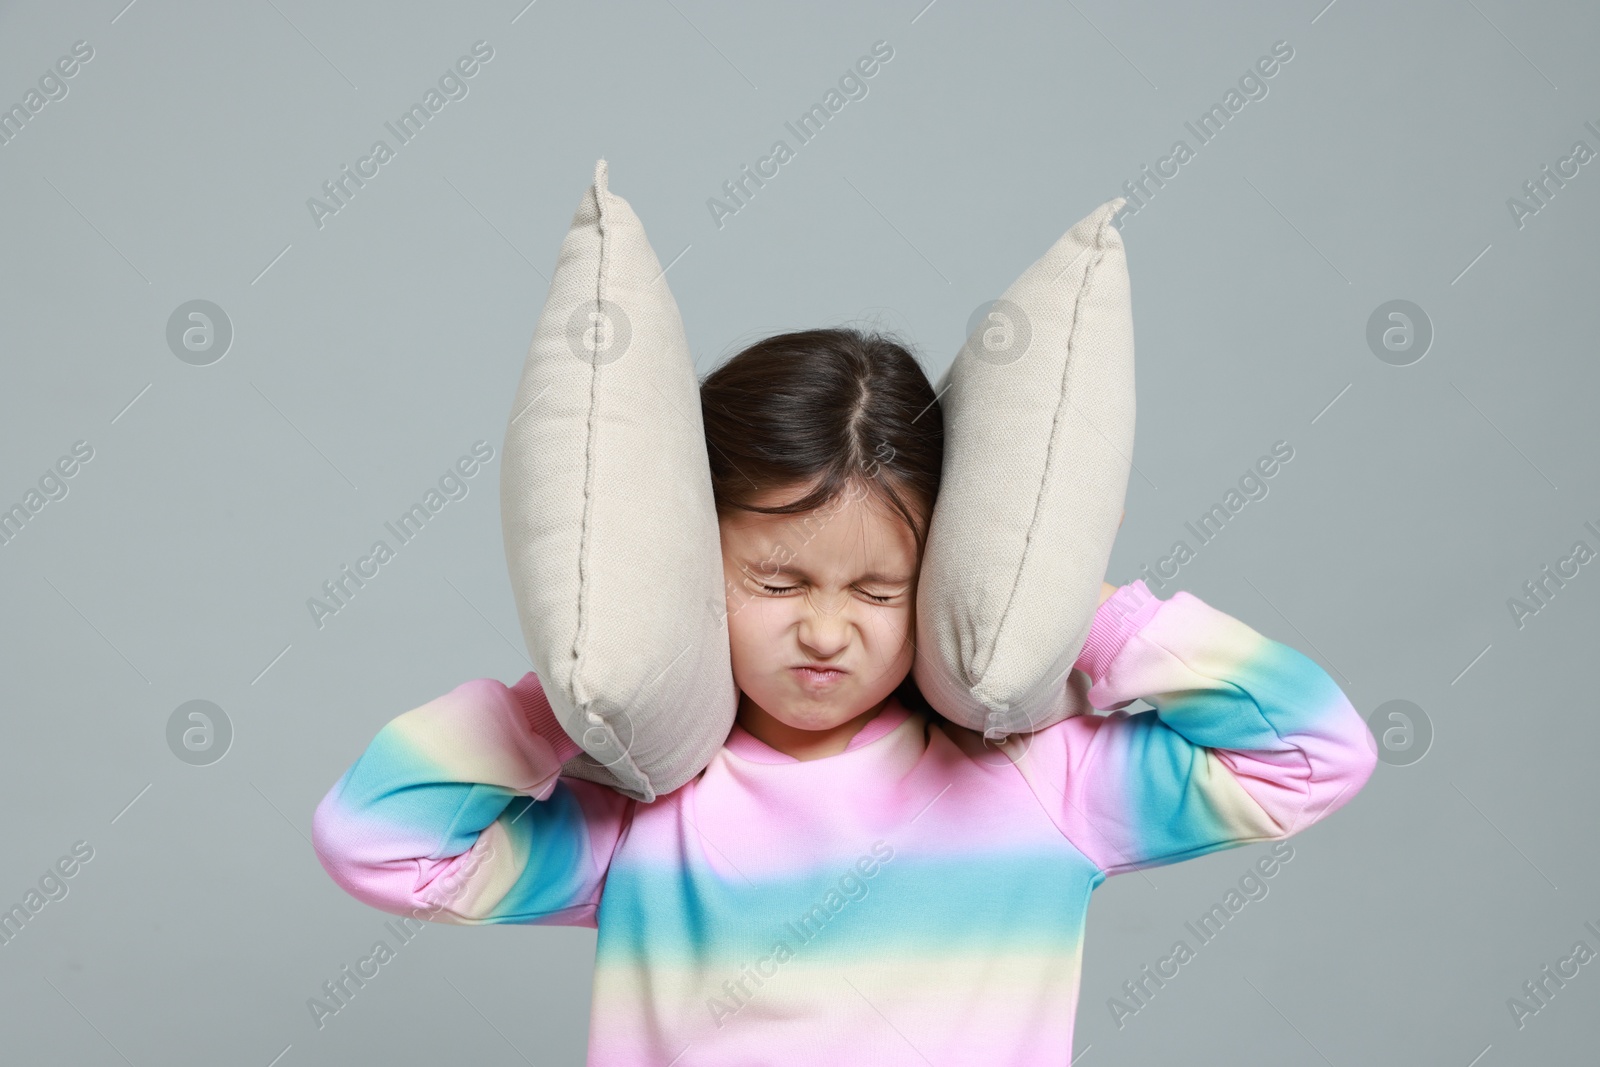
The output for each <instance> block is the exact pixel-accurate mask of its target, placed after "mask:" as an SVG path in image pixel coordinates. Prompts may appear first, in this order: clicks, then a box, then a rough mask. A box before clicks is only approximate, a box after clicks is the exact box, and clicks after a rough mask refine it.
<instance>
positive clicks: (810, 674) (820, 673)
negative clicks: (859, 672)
mask: <svg viewBox="0 0 1600 1067" xmlns="http://www.w3.org/2000/svg"><path fill="white" fill-rule="evenodd" d="M789 670H790V672H791V673H793V674H794V676H795V678H796V679H798V680H799V682H800V684H801V685H802V686H803V687H805V688H806V689H807V690H810V691H811V692H813V693H821V692H826V691H827V690H829V689H832V688H833V687H834V686H836V685H838V684H839V683H840V682H841V681H842V680H843V679H844V676H845V674H846V673H847V672H845V671H842V670H838V669H836V668H832V667H790V668H789Z"/></svg>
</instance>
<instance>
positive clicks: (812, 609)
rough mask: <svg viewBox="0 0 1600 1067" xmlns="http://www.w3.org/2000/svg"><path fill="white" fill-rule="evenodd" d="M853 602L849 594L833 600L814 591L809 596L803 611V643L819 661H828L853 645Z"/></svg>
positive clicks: (835, 596)
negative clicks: (850, 610)
mask: <svg viewBox="0 0 1600 1067" xmlns="http://www.w3.org/2000/svg"><path fill="white" fill-rule="evenodd" d="M850 599H851V598H850V594H849V593H848V592H845V593H842V594H836V595H831V596H830V595H829V594H826V593H819V592H817V591H815V590H813V591H811V592H810V593H808V594H806V596H805V598H804V600H805V604H804V606H803V607H802V609H801V618H800V634H799V636H800V643H801V644H803V645H805V646H806V647H807V648H808V649H810V650H812V651H813V652H815V653H816V656H817V658H818V659H827V658H828V657H830V656H833V655H835V654H837V653H838V652H839V651H841V650H842V649H843V648H844V647H845V646H846V645H847V644H849V643H850V626H851V618H850V612H849V611H848V610H847V608H848V606H849V604H850Z"/></svg>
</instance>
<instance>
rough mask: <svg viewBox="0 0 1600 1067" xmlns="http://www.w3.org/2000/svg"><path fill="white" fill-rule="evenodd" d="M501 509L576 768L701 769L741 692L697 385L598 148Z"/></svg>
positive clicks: (512, 450)
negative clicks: (575, 747) (578, 749)
mask: <svg viewBox="0 0 1600 1067" xmlns="http://www.w3.org/2000/svg"><path fill="white" fill-rule="evenodd" d="M500 505H501V527H502V533H503V534H504V537H505V546H506V563H507V565H508V568H509V570H510V576H511V586H512V590H513V594H514V596H515V598H516V603H517V613H518V615H519V617H520V619H521V623H522V635H523V638H524V639H525V640H526V642H527V646H528V651H529V653H530V655H531V656H532V659H533V665H534V666H533V669H534V673H535V674H537V675H538V676H539V683H540V686H541V688H543V690H544V694H545V696H546V697H547V698H548V699H549V701H550V707H551V709H552V710H553V711H554V712H555V714H556V718H557V719H558V720H559V721H560V723H561V725H562V727H563V728H564V729H565V730H566V731H567V733H568V734H569V735H570V736H571V737H572V739H573V740H574V741H576V742H578V744H580V745H581V746H582V747H583V749H584V751H583V753H581V754H579V755H577V756H575V757H573V758H572V759H571V760H569V761H568V762H567V763H566V764H565V765H564V766H563V768H562V773H563V774H566V775H569V776H572V777H575V778H582V779H586V780H588V781H592V782H599V783H601V784H604V785H608V786H611V787H613V788H615V789H617V790H619V791H620V792H623V793H625V794H627V795H628V796H631V797H634V798H636V799H638V800H642V801H647V802H648V801H651V800H654V799H655V798H656V796H657V795H659V794H662V793H668V792H671V791H672V790H674V789H676V788H678V786H680V785H682V784H684V783H685V782H687V781H688V780H689V779H691V778H693V777H694V775H695V774H697V773H698V772H699V771H700V770H701V769H702V768H704V767H705V765H706V764H707V763H709V762H710V760H711V757H712V756H713V755H715V754H716V751H717V749H718V748H719V747H720V746H721V745H722V742H723V741H724V740H726V739H727V736H728V732H729V730H730V729H732V726H733V718H734V712H735V710H736V709H737V707H738V695H739V694H738V689H737V688H736V687H735V685H734V682H733V667H732V658H731V653H730V650H729V645H728V625H727V618H726V613H727V602H726V598H725V594H724V591H723V574H722V557H721V538H720V536H719V533H718V530H717V517H716V509H715V506H714V505H713V502H712V496H711V470H710V463H709V461H708V459H707V456H706V443H705V433H704V430H703V428H702V425H701V419H700V395H699V381H698V379H697V378H696V375H695V368H694V362H693V360H692V358H691V357H690V354H689V344H688V340H687V338H686V337H685V336H684V332H683V321H682V319H681V318H680V317H679V315H678V305H677V303H676V301H674V300H673V298H672V292H671V290H669V289H668V288H667V281H666V277H665V276H664V275H663V273H662V270H661V264H660V261H659V260H657V258H656V255H655V252H654V251H653V250H652V249H651V247H650V242H649V241H648V240H647V239H646V238H645V233H644V227H643V225H642V224H641V223H640V222H639V218H638V216H637V215H635V214H634V213H633V209H632V208H631V207H629V206H628V202H627V201H626V200H623V199H622V198H621V197H618V196H615V195H613V194H612V193H611V192H610V191H609V190H608V189H607V188H606V162H605V160H603V159H602V160H600V161H599V162H598V163H597V164H596V166H595V172H594V184H593V185H592V186H591V187H590V188H589V189H588V190H587V191H586V192H585V194H584V197H583V201H582V202H581V203H580V204H579V205H578V210H577V213H576V214H575V215H573V217H572V226H571V228H570V229H569V230H568V232H567V236H566V239H565V240H564V241H563V242H562V244H561V253H560V257H559V258H558V260H557V261H556V268H555V273H554V275H553V276H552V277H551V279H550V288H549V293H548V295H547V296H546V298H545V304H544V310H543V311H542V312H541V314H540V315H539V322H538V325H537V326H536V327H535V329H534V336H533V343H532V345H531V346H530V347H529V349H528V357H527V360H526V362H525V363H524V364H523V369H522V380H521V383H520V384H519V385H518V387H517V397H516V402H515V404H514V405H513V406H512V409H511V418H510V424H509V426H508V427H507V429H506V437H505V449H504V454H503V462H502V466H501V468H500Z"/></svg>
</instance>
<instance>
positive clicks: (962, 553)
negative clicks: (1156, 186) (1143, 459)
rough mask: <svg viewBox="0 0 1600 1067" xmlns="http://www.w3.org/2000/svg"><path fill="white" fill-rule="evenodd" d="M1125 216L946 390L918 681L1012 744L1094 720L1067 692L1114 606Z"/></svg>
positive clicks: (1049, 263) (1029, 287)
mask: <svg viewBox="0 0 1600 1067" xmlns="http://www.w3.org/2000/svg"><path fill="white" fill-rule="evenodd" d="M1124 202H1125V201H1124V200H1123V199H1121V198H1118V199H1115V200H1111V201H1109V202H1107V203H1105V204H1102V205H1101V206H1100V207H1098V208H1096V209H1095V210H1094V211H1093V212H1091V213H1090V214H1089V215H1087V216H1085V217H1084V218H1083V219H1081V220H1079V221H1078V222H1077V223H1076V224H1074V225H1073V226H1072V228H1071V229H1069V230H1068V231H1067V232H1066V233H1065V234H1064V235H1063V236H1062V237H1061V238H1060V239H1059V240H1058V241H1056V243H1055V244H1054V245H1052V246H1051V248H1050V249H1049V251H1047V252H1046V253H1045V254H1044V255H1043V256H1041V257H1040V258H1039V259H1038V260H1037V261H1036V262H1035V263H1034V264H1033V265H1032V266H1030V267H1029V268H1028V269H1027V270H1026V271H1024V272H1023V273H1022V275H1021V276H1020V277H1019V278H1017V280H1016V281H1015V282H1013V283H1012V284H1011V286H1010V288H1008V289H1007V290H1006V291H1005V293H1004V294H1002V296H1001V298H1000V300H999V301H997V302H996V304H995V305H994V307H993V308H992V310H991V312H990V314H989V317H988V318H987V319H986V320H985V321H984V322H983V323H982V324H980V326H979V328H978V329H976V330H974V331H973V334H972V336H971V337H969V338H968V339H967V342H966V344H965V345H963V346H962V348H961V351H960V353H959V354H958V355H957V356H956V358H955V361H954V362H953V363H951V365H950V368H949V369H948V370H947V371H946V372H945V374H944V375H943V377H941V378H940V380H939V382H938V383H937V384H936V385H935V392H936V393H938V394H939V396H940V397H941V401H940V403H941V405H942V409H943V414H944V426H945V456H944V469H943V475H942V481H941V485H940V489H939V497H938V500H937V502H936V504H935V506H934V512H933V521H932V524H931V526H930V528H929V532H928V546H927V551H926V553H925V554H924V557H923V561H922V569H921V574H920V577H919V579H918V583H917V643H918V655H917V659H916V664H915V666H914V667H913V671H914V673H915V676H916V681H917V686H918V688H919V689H920V690H921V691H922V694H923V696H925V697H926V698H927V700H928V703H930V704H932V705H933V707H934V708H935V709H937V710H938V711H939V712H940V714H942V715H944V716H945V717H946V718H949V719H951V720H953V721H955V722H958V723H960V724H961V725H963V726H967V727H971V728H972V729H974V730H979V731H982V732H983V733H984V734H985V735H986V736H988V737H989V738H991V739H994V740H998V739H1000V738H1002V737H1004V736H1005V735H1007V734H1010V733H1014V732H1026V731H1033V730H1038V729H1040V728H1042V727H1045V726H1050V725H1052V724H1054V723H1057V722H1060V721H1061V720H1062V719H1063V718H1066V717H1068V716H1070V715H1080V714H1084V713H1086V712H1088V711H1090V710H1091V709H1090V707H1089V705H1088V703H1087V702H1086V701H1085V699H1084V693H1083V691H1082V688H1081V687H1079V686H1071V685H1063V684H1062V682H1063V679H1064V678H1065V677H1066V675H1067V673H1068V671H1069V670H1071V668H1072V664H1073V662H1074V660H1075V659H1076V658H1077V655H1078V650H1079V648H1080V647H1081V646H1082V645H1083V642H1084V639H1085V637H1086V636H1087V634H1088V632H1089V626H1090V623H1091V622H1092V621H1093V619H1094V614H1095V605H1096V604H1097V603H1098V602H1099V597H1100V583H1101V580H1102V579H1103V578H1104V576H1105V572H1106V564H1107V562H1108V561H1109V560H1110V558H1111V545H1112V542H1113V541H1114V540H1115V539H1116V535H1117V526H1118V524H1119V523H1120V522H1121V519H1122V509H1123V501H1124V497H1125V495H1126V491H1127V485H1128V470H1129V467H1130V465H1131V463H1132V456H1133V424H1134V374H1133V312H1132V306H1131V303H1130V296H1129V289H1128V265H1127V255H1126V252H1125V250H1124V248H1123V244H1122V237H1121V234H1120V233H1119V232H1118V230H1117V228H1116V227H1115V226H1113V225H1111V220H1112V218H1113V217H1114V216H1115V214H1116V212H1117V211H1118V210H1119V209H1120V208H1121V207H1122V205H1123V203H1124Z"/></svg>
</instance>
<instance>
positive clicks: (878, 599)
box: [756, 582, 894, 604]
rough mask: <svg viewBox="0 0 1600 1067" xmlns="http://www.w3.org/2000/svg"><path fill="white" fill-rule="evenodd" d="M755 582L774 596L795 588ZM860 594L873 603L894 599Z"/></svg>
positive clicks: (882, 602) (874, 594)
mask: <svg viewBox="0 0 1600 1067" xmlns="http://www.w3.org/2000/svg"><path fill="white" fill-rule="evenodd" d="M756 584H757V585H759V586H761V588H762V589H765V590H766V591H767V592H769V593H771V594H773V595H774V596H781V595H782V594H784V593H789V592H793V591H794V590H795V588H796V587H795V586H792V585H784V586H776V585H766V584H763V583H761V582H757V583H756ZM861 595H862V596H864V597H869V598H871V599H872V601H873V602H874V603H878V604H887V603H888V602H889V601H891V600H893V599H894V596H893V595H892V594H891V595H890V596H878V595H877V594H876V593H866V592H864V593H862V594H861Z"/></svg>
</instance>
